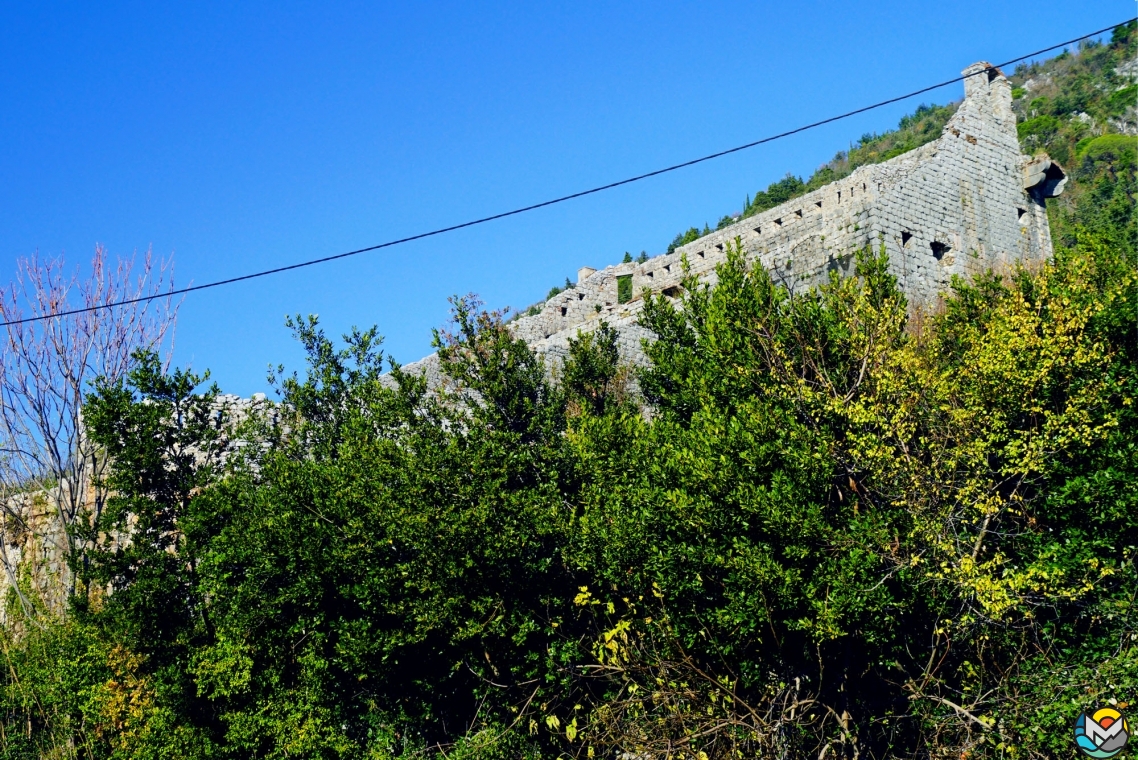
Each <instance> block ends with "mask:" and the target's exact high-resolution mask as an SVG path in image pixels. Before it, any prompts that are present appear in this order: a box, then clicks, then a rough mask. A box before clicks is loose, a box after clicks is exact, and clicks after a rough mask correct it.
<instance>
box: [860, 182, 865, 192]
mask: <svg viewBox="0 0 1138 760" xmlns="http://www.w3.org/2000/svg"><path fill="white" fill-rule="evenodd" d="M861 189H862V190H864V189H865V183H864V182H862V183H861Z"/></svg>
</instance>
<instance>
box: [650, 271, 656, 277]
mask: <svg viewBox="0 0 1138 760" xmlns="http://www.w3.org/2000/svg"><path fill="white" fill-rule="evenodd" d="M648 276H649V277H655V276H656V273H655V272H649V273H648Z"/></svg>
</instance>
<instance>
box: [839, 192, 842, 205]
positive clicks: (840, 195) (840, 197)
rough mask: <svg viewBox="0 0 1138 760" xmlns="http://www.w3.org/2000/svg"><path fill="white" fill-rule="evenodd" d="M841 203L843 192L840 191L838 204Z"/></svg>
mask: <svg viewBox="0 0 1138 760" xmlns="http://www.w3.org/2000/svg"><path fill="white" fill-rule="evenodd" d="M841 202H842V191H841V190H839V191H838V203H841Z"/></svg>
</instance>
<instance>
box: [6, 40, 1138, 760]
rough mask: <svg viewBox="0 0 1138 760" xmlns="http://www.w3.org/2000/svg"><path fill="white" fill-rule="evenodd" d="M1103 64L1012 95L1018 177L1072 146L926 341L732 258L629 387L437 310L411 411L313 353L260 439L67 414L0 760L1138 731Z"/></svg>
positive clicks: (663, 754) (1124, 327)
mask: <svg viewBox="0 0 1138 760" xmlns="http://www.w3.org/2000/svg"><path fill="white" fill-rule="evenodd" d="M1136 48H1138V33H1136V32H1135V25H1134V24H1130V25H1129V26H1127V27H1125V28H1123V29H1121V30H1120V31H1118V32H1116V33H1115V35H1114V38H1113V40H1112V41H1111V42H1110V43H1109V44H1106V45H1102V46H1097V47H1088V48H1085V49H1083V50H1082V51H1081V52H1080V53H1079V55H1077V56H1070V57H1069V58H1064V59H1062V60H1059V61H1053V62H1049V63H1045V64H1040V66H1039V67H1037V70H1032V71H1024V72H1021V73H1017V75H1016V76H1017V77H1021V76H1022V77H1029V78H1031V79H1034V80H1035V81H1037V82H1040V81H1042V79H1041V77H1042V75H1043V73H1045V72H1050V79H1049V80H1047V82H1046V84H1040V85H1039V88H1040V89H1039V90H1038V92H1039V93H1040V94H1039V95H1032V96H1031V101H1036V100H1039V99H1040V98H1047V101H1046V109H1051V110H1046V113H1045V112H1044V111H1045V109H1044V106H1043V105H1041V104H1038V103H1037V104H1036V106H1034V110H1035V111H1037V112H1038V114H1037V115H1030V113H1031V112H1029V111H1025V112H1024V115H1025V117H1027V118H1026V120H1025V122H1024V123H1025V124H1031V123H1032V121H1033V120H1034V119H1038V118H1041V117H1042V116H1048V117H1049V118H1053V119H1055V120H1056V123H1057V124H1058V127H1057V128H1056V129H1053V130H1050V129H1049V130H1037V129H1036V128H1035V127H1029V128H1028V129H1027V130H1025V132H1024V133H1023V135H1022V136H1023V139H1024V141H1025V145H1027V143H1028V141H1029V140H1031V141H1034V142H1032V143H1031V149H1035V148H1039V149H1044V150H1048V151H1055V152H1054V153H1053V154H1052V155H1057V154H1058V150H1059V148H1061V147H1062V146H1066V147H1067V148H1068V149H1069V159H1068V163H1067V164H1065V165H1066V166H1068V168H1069V171H1070V174H1071V176H1072V185H1073V186H1072V188H1071V189H1070V190H1069V191H1068V192H1069V196H1068V198H1067V200H1065V201H1063V202H1062V203H1057V204H1054V205H1053V206H1051V208H1050V213H1051V215H1052V224H1053V229H1054V230H1055V238H1056V241H1057V244H1058V245H1057V249H1056V254H1055V257H1054V260H1053V261H1051V262H1048V263H1047V264H1046V265H1042V266H1038V267H1033V268H1020V269H1017V270H1016V271H1014V272H1011V273H1008V274H1007V275H1006V276H997V275H996V274H989V275H988V276H984V277H981V278H980V279H979V280H977V281H976V282H972V283H965V282H957V283H956V285H955V287H954V290H953V292H951V293H948V294H946V298H945V305H944V308H943V310H942V311H939V312H937V313H914V312H912V311H911V309H910V307H909V305H908V304H907V303H906V301H905V299H904V297H903V295H902V294H901V292H900V291H899V289H898V287H897V283H896V281H895V280H894V278H893V277H892V276H890V275H889V273H888V262H887V260H886V258H885V256H884V254H883V253H881V252H880V251H876V250H865V251H862V252H861V253H860V254H859V255H858V259H857V270H856V271H857V276H856V277H850V278H847V279H845V280H839V279H837V278H836V277H835V278H834V279H832V280H831V281H830V282H829V283H828V284H826V285H824V286H822V287H820V288H817V289H816V290H814V291H812V292H809V293H807V294H797V295H795V296H794V297H793V298H792V297H791V296H790V295H789V294H788V293H787V291H786V290H785V289H783V288H782V287H781V286H779V285H778V284H776V283H775V282H774V281H772V278H771V277H770V276H769V274H768V273H767V272H766V271H765V270H763V269H762V267H761V266H759V265H757V264H756V265H750V264H748V263H746V260H745V257H744V256H743V255H742V253H741V252H740V251H738V250H732V251H730V252H729V255H728V257H727V261H726V263H724V264H723V265H721V266H720V267H719V269H718V284H717V286H716V287H715V288H714V289H709V288H708V287H706V286H704V285H701V284H700V283H699V282H697V281H696V280H694V279H689V281H688V282H687V283H686V284H685V288H686V292H685V295H684V296H683V298H682V303H681V304H677V303H675V302H673V301H671V300H669V299H667V298H664V297H662V296H661V297H658V298H648V299H646V302H645V308H644V311H643V317H642V320H643V324H644V325H645V326H646V327H648V328H649V329H650V330H651V331H652V332H653V333H654V334H655V335H656V336H657V337H658V340H656V341H654V342H652V343H650V344H648V345H647V346H646V351H647V353H648V355H649V357H650V358H651V360H652V366H651V368H649V369H645V370H641V371H638V372H637V371H635V370H633V369H631V368H628V367H625V366H622V365H621V364H620V362H619V361H618V356H617V350H616V334H615V331H613V330H612V329H611V328H608V327H607V326H606V327H604V328H603V329H600V330H598V331H596V332H595V333H593V334H591V335H586V336H580V337H579V338H577V339H576V340H574V341H571V350H570V356H569V358H568V360H567V362H566V364H565V366H564V368H563V369H562V370H561V372H560V374H559V377H558V382H556V383H554V382H551V381H550V379H549V378H548V376H547V374H546V371H545V368H544V367H543V365H542V363H541V360H540V359H539V357H537V356H536V355H535V354H534V353H533V352H532V351H531V350H530V349H529V348H528V347H527V346H526V345H525V344H524V343H523V342H521V341H517V340H514V339H513V338H512V337H511V334H510V332H509V331H508V330H507V329H506V327H505V325H504V324H503V321H502V318H501V315H499V314H497V313H493V312H487V311H485V310H483V309H482V308H481V307H480V305H479V304H478V303H477V301H475V300H473V299H470V298H464V299H455V300H454V302H453V307H454V308H453V321H452V324H451V325H450V327H449V328H448V329H446V330H441V331H439V332H438V333H436V335H435V345H436V347H437V349H438V351H439V357H440V361H441V369H442V372H443V375H444V378H445V382H444V383H443V385H442V387H441V389H440V390H439V391H438V392H432V391H429V390H428V388H427V386H426V381H425V380H424V379H422V378H420V377H418V376H414V375H410V374H404V373H403V372H402V371H401V370H400V369H399V367H397V366H392V365H391V364H390V360H387V361H385V359H384V357H383V355H382V350H381V349H382V343H381V339H380V338H379V337H378V335H377V332H376V330H375V329H371V330H365V331H355V332H353V333H352V334H350V335H347V336H345V337H344V339H343V341H342V342H339V343H337V342H335V341H333V340H331V339H329V338H328V337H327V336H326V335H325V334H324V333H323V332H322V331H321V329H320V327H319V325H318V324H317V322H316V320H315V319H314V318H309V319H300V318H297V319H293V320H290V322H289V326H290V327H291V328H292V329H293V331H294V332H295V334H296V336H297V338H298V340H300V341H301V343H302V345H303V347H304V349H305V351H306V354H307V357H308V361H307V366H306V367H305V368H304V369H303V371H301V372H299V373H295V374H289V373H286V372H284V371H283V370H281V371H278V372H277V373H275V375H274V378H273V379H274V382H275V385H276V388H277V390H278V391H279V393H280V402H281V403H280V404H279V405H277V406H276V407H275V408H274V414H276V415H279V417H278V418H277V419H273V418H271V417H270V416H269V415H265V416H264V417H261V416H259V415H256V414H254V415H253V416H252V417H250V418H249V419H246V420H243V421H235V420H226V419H225V418H224V415H222V416H219V414H218V411H217V407H216V406H215V405H214V403H213V402H214V400H215V399H216V396H217V394H218V392H219V391H218V389H217V388H216V387H211V386H208V385H206V382H207V380H206V378H203V377H200V376H196V375H194V374H193V373H189V372H185V371H181V370H166V369H164V367H163V365H162V362H161V361H160V360H159V357H157V356H155V355H153V354H151V353H145V352H143V353H139V354H137V355H136V361H135V365H134V369H133V371H132V372H131V373H130V375H129V377H127V378H124V379H121V380H118V381H115V382H101V383H98V384H97V385H96V386H95V387H94V388H93V389H92V392H91V394H90V395H89V397H88V398H87V403H86V406H85V409H84V419H85V422H86V424H87V426H88V430H89V435H90V437H91V439H92V440H93V441H94V442H95V443H96V444H97V445H98V446H99V447H101V449H102V450H103V452H104V453H105V454H106V455H107V456H108V457H109V463H110V464H109V468H108V474H107V479H106V483H105V485H106V486H107V487H108V488H109V489H110V492H111V496H110V498H109V499H108V501H107V503H106V506H105V509H104V510H103V512H102V513H101V514H99V515H97V516H93V517H92V520H91V521H90V523H89V524H80V525H79V527H77V528H76V535H75V542H76V546H77V547H80V549H78V550H77V551H76V553H75V556H74V559H73V568H74V572H75V573H76V574H77V577H78V578H79V582H78V584H77V587H76V592H75V594H74V596H73V598H72V604H71V608H70V610H69V611H68V613H67V614H66V615H50V614H47V613H44V614H40V615H35V614H32V613H30V612H28V611H27V610H25V609H24V608H22V607H20V606H19V605H16V604H14V603H10V604H9V605H8V614H9V624H8V626H7V627H6V629H5V631H4V633H3V638H2V640H0V641H2V644H3V652H4V658H5V661H4V664H5V666H6V667H5V668H3V670H2V671H0V753H2V756H3V757H5V758H91V759H92V760H94V759H96V758H97V759H99V760H103V759H109V758H115V759H118V758H122V759H123V760H125V759H126V758H155V759H157V758H200V759H202V760H205V759H206V758H224V759H229V758H233V759H234V760H237V759H239V758H240V759H244V758H281V759H282V760H283V759H284V758H351V759H353V760H355V759H358V760H365V759H379V758H392V759H394V758H403V759H405V760H409V759H410V758H437V759H438V760H456V759H457V758H466V759H474V758H479V759H482V760H491V759H499V758H500V759H501V760H507V759H510V760H513V759H516V758H531V759H533V760H537V759H538V758H551V759H552V758H564V757H570V758H610V759H611V758H624V759H625V760H628V759H630V758H688V759H691V760H711V759H714V760H719V759H721V758H722V759H726V758H769V757H777V758H844V759H846V760H850V759H852V758H860V759H864V758H945V759H947V758H952V759H953V760H959V759H960V758H1054V757H1064V756H1070V755H1071V754H1072V753H1073V752H1074V748H1073V747H1072V744H1071V741H1072V740H1071V736H1070V734H1071V726H1072V724H1073V722H1074V720H1075V718H1076V717H1077V716H1078V714H1079V712H1080V711H1082V710H1084V709H1088V708H1091V707H1094V706H1098V705H1102V704H1105V703H1107V702H1108V701H1111V700H1113V701H1112V702H1111V703H1112V704H1113V703H1114V702H1117V703H1119V704H1121V705H1123V706H1124V709H1125V706H1128V705H1130V704H1133V703H1136V702H1138V610H1136V609H1135V600H1136V599H1138V572H1136V568H1135V561H1136V559H1138V557H1136V554H1138V491H1136V490H1135V488H1134V485H1133V484H1134V483H1135V481H1136V479H1138V408H1136V405H1135V398H1136V397H1138V334H1136V333H1135V329H1134V325H1135V324H1138V288H1136V284H1138V282H1136V279H1135V262H1136V258H1135V254H1136V242H1138V238H1136V235H1135V230H1134V216H1133V210H1134V204H1135V199H1136V193H1138V176H1136V166H1138V163H1136V162H1138V152H1136V150H1135V145H1134V138H1133V137H1125V136H1121V135H1119V134H1118V131H1119V130H1122V129H1129V127H1128V126H1127V125H1129V124H1132V123H1133V121H1132V117H1133V112H1132V111H1131V112H1129V113H1130V116H1127V115H1126V114H1127V112H1126V111H1125V110H1124V111H1123V112H1121V115H1119V112H1118V111H1117V110H1114V111H1112V110H1105V111H1102V110H1095V109H1098V108H1099V106H1100V105H1101V104H1102V103H1105V104H1106V105H1103V106H1102V108H1107V109H1110V108H1114V106H1111V105H1110V103H1111V98H1112V97H1113V93H1115V92H1119V91H1122V90H1118V89H1117V87H1118V86H1120V85H1121V82H1119V81H1118V80H1117V79H1114V78H1113V77H1114V76H1115V75H1114V74H1113V68H1114V67H1115V66H1116V65H1117V62H1118V61H1120V60H1123V59H1125V58H1126V57H1127V56H1129V58H1131V59H1132V58H1133V57H1134V54H1135V52H1136ZM1068 77H1070V78H1073V79H1074V78H1080V77H1081V78H1082V79H1079V81H1081V82H1085V84H1086V92H1087V93H1092V95H1088V99H1087V100H1085V101H1079V103H1078V104H1077V105H1072V106H1070V108H1077V109H1079V110H1078V113H1087V114H1090V115H1091V118H1092V119H1094V123H1093V124H1089V123H1087V122H1086V121H1085V120H1082V119H1081V118H1080V117H1077V116H1075V117H1074V118H1071V117H1070V116H1068V115H1067V113H1068V112H1062V113H1058V112H1056V111H1055V109H1057V108H1058V107H1059V106H1057V105H1056V104H1057V103H1058V102H1059V100H1060V96H1061V94H1062V93H1066V92H1068V89H1067V86H1066V84H1065V83H1066V80H1067V78H1068ZM1017 83H1018V84H1017V86H1018V87H1020V88H1021V89H1023V90H1025V92H1028V91H1031V92H1035V90H1034V87H1035V85H1032V87H1031V88H1028V87H1027V80H1026V79H1024V80H1022V81H1021V80H1018V79H1017ZM1072 86H1073V87H1074V85H1072ZM1079 87H1082V85H1079ZM1046 88H1053V89H1046ZM1079 91H1080V92H1082V91H1083V90H1079ZM1047 93H1052V94H1047ZM1094 93H1097V94H1094ZM1023 103H1026V104H1027V105H1028V106H1030V102H1028V95H1027V94H1023V95H1021V96H1020V97H1018V98H1017V108H1020V107H1021V105H1022V104H1023ZM1094 104H1099V105H1094ZM1063 107H1064V108H1067V107H1068V106H1063ZM948 109H950V107H944V108H927V109H924V110H921V111H919V112H918V113H916V114H914V116H913V117H912V118H911V119H910V120H909V121H907V122H903V123H902V129H901V130H900V131H899V132H897V133H891V135H892V136H879V137H878V136H873V137H870V136H867V137H865V138H863V139H862V140H861V141H859V143H858V145H857V147H855V149H854V150H852V151H850V152H849V153H848V155H847V154H839V156H838V157H837V158H836V159H835V161H834V162H831V164H828V165H827V166H826V167H823V169H821V170H819V171H820V172H824V171H829V172H831V173H832V174H831V175H827V176H838V175H840V173H841V172H845V171H849V170H851V168H852V167H853V166H856V165H857V164H858V162H859V161H860V162H868V161H874V160H882V159H883V157H885V156H887V155H888V154H890V153H891V152H892V151H895V150H900V149H901V147H902V146H905V145H908V146H912V145H916V144H918V143H919V142H920V141H921V140H924V139H925V138H926V136H927V135H928V134H933V133H936V132H937V131H938V130H939V127H936V126H935V125H936V124H937V123H938V122H939V123H943V119H945V118H947V116H946V114H947V113H948ZM1127 119H1131V121H1127ZM1076 120H1077V121H1078V124H1080V125H1085V126H1086V127H1087V130H1090V131H1086V130H1084V129H1083V126H1075V121H1076ZM1049 123H1050V122H1049ZM1096 130H1097V131H1096ZM1112 130H1114V131H1113V132H1112ZM1088 138H1089V139H1088ZM1100 141H1101V142H1100ZM815 176H816V177H817V176H819V175H815ZM793 179H794V178H790V179H788V180H783V181H782V183H776V184H778V185H779V188H773V186H772V188H773V189H772V188H768V189H767V190H766V191H764V193H760V194H757V195H756V197H755V198H754V199H750V200H749V204H748V208H749V209H756V208H758V207H760V206H762V204H764V203H771V202H773V198H774V195H773V194H777V193H783V192H785V193H796V192H799V188H798V185H799V184H801V185H802V186H803V187H806V186H808V185H809V182H814V181H815V179H814V178H811V179H810V180H809V182H801V183H798V184H795V183H796V182H797V180H795V182H791V180H793ZM818 181H819V182H820V181H822V180H818ZM827 181H828V180H827ZM780 188H781V189H780ZM789 197H792V196H789ZM756 204H757V205H756ZM385 370H390V376H389V377H385V376H384V372H385ZM634 372H635V375H634ZM632 380H635V381H636V382H635V383H633V382H632ZM633 387H636V388H639V392H638V393H633V392H632V391H631V390H630V389H631V388H633ZM26 591H27V593H29V594H31V593H32V589H30V588H29V589H27V590H26Z"/></svg>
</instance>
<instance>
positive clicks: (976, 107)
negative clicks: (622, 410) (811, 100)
mask: <svg viewBox="0 0 1138 760" xmlns="http://www.w3.org/2000/svg"><path fill="white" fill-rule="evenodd" d="M962 74H963V75H964V76H965V77H966V78H965V79H964V100H963V102H962V103H961V105H960V108H959V109H958V110H957V112H956V113H955V115H954V116H953V117H952V118H951V119H950V120H949V122H948V124H947V125H946V126H945V128H944V131H943V132H942V134H941V136H940V137H939V138H938V139H936V140H934V141H933V142H931V143H928V144H926V145H924V146H922V147H920V148H917V149H916V150H913V151H910V152H908V153H905V154H903V155H900V156H897V157H896V158H893V159H891V160H889V161H886V162H884V163H880V164H874V165H870V166H864V167H862V168H860V169H858V170H856V171H854V172H853V173H852V174H850V175H849V176H847V177H845V178H843V179H841V180H838V181H836V182H833V183H831V184H829V185H826V186H824V187H821V188H819V189H818V190H815V191H814V192H811V193H809V194H807V195H803V196H801V197H799V198H795V199H794V200H792V201H789V202H787V203H784V204H783V205H781V206H778V207H776V208H773V209H770V210H768V211H764V212H763V213H761V214H758V215H756V216H752V217H749V218H746V219H743V220H741V221H739V222H737V223H735V224H733V225H731V226H729V227H726V228H724V229H722V230H718V231H716V232H713V233H711V234H709V235H705V236H704V237H702V238H700V239H698V240H696V241H695V242H692V243H689V244H687V245H684V246H682V247H680V248H677V249H676V250H675V251H674V252H672V253H669V254H664V255H661V256H656V257H654V258H651V259H648V260H647V261H645V262H644V263H627V264H617V265H615V266H609V267H606V268H604V269H603V270H600V271H597V270H595V269H593V268H591V267H582V268H581V270H580V271H579V272H578V282H577V284H576V287H573V288H569V289H567V290H565V291H564V292H562V293H560V294H558V295H556V296H554V297H553V298H551V299H549V300H548V301H547V302H546V303H545V304H544V306H543V307H542V308H541V311H540V313H538V314H535V315H532V316H525V317H522V318H520V319H517V320H516V321H514V322H512V323H511V329H512V330H513V331H514V334H515V335H517V336H518V337H519V338H521V339H523V340H525V341H526V342H527V343H528V344H529V345H530V346H532V347H533V348H534V349H535V350H536V351H537V352H538V353H541V354H543V355H545V356H546V357H547V359H550V360H552V361H554V362H556V361H558V360H559V359H560V358H562V357H563V356H564V355H565V354H566V352H567V351H568V339H569V338H570V337H573V336H575V335H576V334H577V332H578V331H585V332H587V331H589V330H592V329H594V328H595V327H596V326H598V325H599V324H600V323H601V322H602V321H605V322H608V323H609V324H611V325H613V326H615V327H617V328H618V330H619V331H620V335H621V340H620V343H621V351H622V354H623V356H624V358H625V359H628V360H631V361H634V362H639V361H641V360H642V358H643V357H642V352H641V350H640V341H641V338H644V337H647V334H646V332H645V331H644V330H643V329H642V328H640V327H639V326H638V324H637V317H638V314H639V311H640V309H641V308H642V306H643V297H644V294H645V293H663V294H664V295H666V296H677V295H679V292H680V287H681V281H682V279H683V271H682V269H683V267H682V266H681V259H682V258H684V257H686V258H687V261H688V263H689V265H690V267H691V271H692V272H693V273H694V274H696V275H698V276H700V277H701V278H703V279H705V280H706V281H709V282H714V277H715V266H716V264H718V263H720V262H722V261H723V260H724V258H725V257H726V253H725V251H726V248H727V245H728V244H729V243H730V242H732V241H734V240H736V239H738V240H739V241H740V243H741V245H742V247H743V249H744V250H745V251H746V254H747V255H748V257H753V258H756V259H758V260H759V261H760V262H762V264H763V266H764V267H765V268H767V269H768V270H769V271H770V272H771V273H772V275H773V276H774V277H775V278H776V279H777V280H778V281H780V282H781V283H783V284H784V285H786V287H787V288H789V289H790V290H791V291H802V290H805V289H808V288H810V287H812V286H814V285H817V284H819V283H821V282H823V281H824V280H825V279H826V278H827V277H828V276H829V273H830V272H833V271H837V272H839V273H840V274H842V275H845V274H849V273H852V271H853V259H854V254H855V253H856V251H858V250H859V249H862V248H864V247H866V246H873V247H874V248H876V247H878V246H880V245H884V246H885V250H886V251H887V252H888V254H889V260H890V266H891V268H892V270H893V273H894V274H895V275H896V276H897V278H898V281H899V282H900V284H901V287H902V289H903V290H904V292H905V294H906V295H907V296H908V297H909V299H910V301H911V302H912V303H914V304H931V303H932V302H933V301H935V299H936V298H937V297H938V295H939V294H940V293H943V292H944V291H945V290H947V289H948V287H949V285H950V283H951V280H952V277H953V276H954V275H961V276H963V277H966V278H970V277H972V276H974V275H976V274H979V273H981V272H983V271H986V270H988V269H992V268H997V269H998V268H1000V267H1002V266H1005V265H1007V264H1009V263H1012V262H1015V261H1031V260H1040V259H1045V258H1047V257H1049V256H1050V255H1051V235H1050V231H1049V228H1048V224H1047V214H1046V211H1045V208H1044V202H1045V200H1046V199H1047V198H1049V197H1054V196H1056V195H1058V194H1059V193H1060V192H1062V189H1063V185H1064V184H1065V183H1066V177H1065V176H1064V174H1063V171H1062V169H1061V168H1060V167H1059V165H1058V164H1056V163H1054V162H1052V161H1051V160H1050V159H1048V158H1046V157H1036V158H1032V157H1030V156H1025V155H1023V154H1022V153H1021V152H1020V147H1019V140H1018V138H1017V135H1016V117H1015V113H1014V112H1013V111H1012V95H1011V85H1010V84H1009V83H1008V80H1007V78H1006V77H1005V76H1004V74H1003V73H1002V72H1001V71H1000V70H999V69H996V68H994V67H992V66H991V65H990V64H988V63H986V62H979V63H975V64H973V65H971V66H969V67H968V68H966V69H965V70H964V71H963V72H962ZM408 368H409V369H414V368H419V369H421V370H422V371H426V372H428V373H429V374H433V370H434V357H428V358H427V359H424V360H422V361H421V362H416V363H415V364H413V365H409V367H408Z"/></svg>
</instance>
